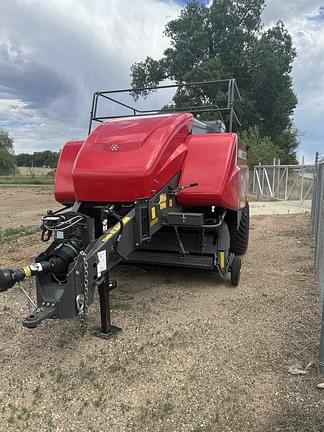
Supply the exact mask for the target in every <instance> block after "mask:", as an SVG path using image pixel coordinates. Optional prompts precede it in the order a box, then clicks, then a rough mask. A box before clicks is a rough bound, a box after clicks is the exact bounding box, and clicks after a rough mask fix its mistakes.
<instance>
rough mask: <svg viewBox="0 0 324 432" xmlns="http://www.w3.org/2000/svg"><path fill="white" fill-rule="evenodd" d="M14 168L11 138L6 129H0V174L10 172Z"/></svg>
mask: <svg viewBox="0 0 324 432" xmlns="http://www.w3.org/2000/svg"><path fill="white" fill-rule="evenodd" d="M14 170H15V157H14V149H13V139H11V138H10V137H9V134H8V132H7V131H6V130H4V129H0V175H8V174H12V173H13V172H14Z"/></svg>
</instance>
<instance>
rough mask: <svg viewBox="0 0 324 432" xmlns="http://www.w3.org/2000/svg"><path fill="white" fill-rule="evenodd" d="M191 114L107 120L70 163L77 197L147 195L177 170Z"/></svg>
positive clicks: (127, 199)
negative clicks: (71, 163)
mask: <svg viewBox="0 0 324 432" xmlns="http://www.w3.org/2000/svg"><path fill="white" fill-rule="evenodd" d="M192 120H193V116H192V114H188V113H181V114H165V115H153V116H145V117H132V118H120V119H116V120H109V121H107V122H105V123H103V124H102V125H100V126H99V127H97V128H96V129H95V130H94V132H92V134H91V135H89V137H88V138H87V140H86V141H85V142H84V144H83V146H82V148H81V149H80V151H79V153H78V156H77V158H76V161H75V163H74V167H73V172H72V176H73V183H74V190H75V195H76V198H77V200H78V201H96V202H132V201H135V200H136V199H139V198H149V197H152V196H153V195H154V194H155V193H156V192H157V191H159V190H160V189H161V188H162V187H163V186H165V185H166V184H167V183H168V182H169V181H170V179H172V178H173V177H174V176H175V175H176V174H177V172H179V171H180V169H181V166H182V163H183V160H184V157H185V154H186V152H187V148H186V146H185V145H184V141H185V139H186V137H187V135H188V133H189V132H190V130H191V127H192Z"/></svg>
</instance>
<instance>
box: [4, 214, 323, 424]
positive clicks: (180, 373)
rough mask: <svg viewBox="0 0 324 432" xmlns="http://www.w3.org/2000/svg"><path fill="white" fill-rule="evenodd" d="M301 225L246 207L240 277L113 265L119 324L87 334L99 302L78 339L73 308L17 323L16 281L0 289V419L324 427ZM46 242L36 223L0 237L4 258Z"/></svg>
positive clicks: (311, 284) (22, 308) (295, 218)
mask: <svg viewBox="0 0 324 432" xmlns="http://www.w3.org/2000/svg"><path fill="white" fill-rule="evenodd" d="M309 226H310V221H309V217H308V216H305V215H290V216H262V217H254V218H253V219H252V221H251V244H250V249H249V251H248V253H247V255H246V256H245V257H244V259H243V261H244V262H243V272H242V280H241V284H240V287H239V288H237V289H233V288H231V287H230V286H229V284H228V283H224V282H223V281H221V280H219V279H218V278H217V277H216V276H215V275H214V274H211V273H207V272H199V271H196V270H181V269H167V270H166V269H163V268H152V267H145V268H141V267H129V266H121V267H118V268H117V269H115V271H114V272H113V277H114V278H115V279H117V281H118V286H119V288H118V289H117V290H116V291H114V293H113V299H112V309H113V314H112V315H113V321H114V322H115V323H116V324H118V325H120V326H121V327H122V329H123V331H122V333H121V334H120V335H118V336H117V337H116V338H114V339H111V340H109V341H105V340H101V339H97V338H95V337H94V336H93V335H92V332H93V331H94V330H95V328H96V326H97V324H98V321H99V317H98V313H99V310H98V302H97V301H96V303H95V304H94V305H92V307H91V309H90V312H89V329H88V333H87V334H86V336H84V337H81V336H80V334H79V323H78V321H77V320H76V321H70V322H63V321H60V322H56V321H48V322H45V323H43V324H42V325H41V326H39V327H38V328H37V329H35V330H33V331H29V330H26V329H24V328H22V327H21V324H20V320H21V316H22V315H23V314H24V313H25V312H26V302H25V299H24V297H23V295H22V293H20V291H19V289H18V288H13V289H12V290H10V291H8V292H6V293H3V294H2V295H1V306H0V323H1V324H0V329H1V342H0V359H1V367H2V371H1V376H0V402H1V405H0V431H26V430H27V431H39V430H42V431H64V432H66V431H75V430H79V431H93V432H94V431H96V432H97V431H98V432H101V431H106V430H109V431H114V432H121V431H138V432H142V431H168V432H169V431H177V432H178V431H183V432H187V431H194V432H213V431H220V432H223V431H235V432H236V431H237V432H238V431H240V432H241V431H249V432H251V431H252V432H254V431H255V432H260V431H262V432H270V431H271V432H272V431H292V432H296V431H300V432H302V431H303V432H307V431H322V430H323V421H324V414H323V397H322V396H323V394H322V393H321V392H320V391H319V390H317V389H316V384H317V383H318V382H319V376H318V373H317V366H318V365H317V357H318V340H319V305H318V292H317V288H316V284H315V281H314V277H313V272H312V262H313V253H312V251H311V240H310V238H309ZM42 248H43V244H41V243H40V242H38V243H37V237H36V236H35V235H32V236H27V237H24V238H18V239H16V240H14V241H11V242H8V243H5V244H2V245H1V246H0V257H1V258H0V266H3V265H7V264H8V263H11V264H18V263H22V262H24V261H25V260H27V261H29V260H30V259H31V258H32V257H33V256H34V255H35V253H36V252H37V251H40V250H41V249H42ZM26 288H27V289H28V285H27V286H26ZM310 361H315V366H314V367H312V368H311V369H310V370H309V373H308V374H307V375H306V376H303V377H299V376H292V375H289V374H288V372H287V371H288V367H289V366H291V365H293V364H295V363H303V364H306V363H308V362H310Z"/></svg>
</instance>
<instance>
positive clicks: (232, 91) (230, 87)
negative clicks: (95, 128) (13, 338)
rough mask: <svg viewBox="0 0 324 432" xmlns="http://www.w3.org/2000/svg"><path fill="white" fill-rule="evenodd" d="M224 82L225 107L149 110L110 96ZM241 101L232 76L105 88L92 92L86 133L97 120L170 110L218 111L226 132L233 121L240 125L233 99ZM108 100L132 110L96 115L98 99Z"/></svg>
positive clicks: (219, 84)
mask: <svg viewBox="0 0 324 432" xmlns="http://www.w3.org/2000/svg"><path fill="white" fill-rule="evenodd" d="M224 84H227V89H226V91H227V104H226V106H225V107H219V106H218V105H216V104H212V105H200V106H186V107H172V108H170V109H149V110H141V109H138V108H136V107H135V106H131V105H128V104H125V103H124V102H122V101H120V100H118V99H115V98H114V97H111V96H110V95H120V94H124V93H128V94H129V95H131V96H133V97H134V95H140V94H141V93H143V92H150V91H156V90H161V89H169V88H175V89H180V88H189V87H198V86H207V85H214V86H215V87H217V86H218V87H220V86H222V85H224ZM236 97H237V99H238V100H239V102H240V101H241V95H240V92H239V89H238V86H237V83H236V80H235V79H234V78H231V79H224V80H211V81H200V82H190V83H179V84H168V85H162V86H152V87H143V88H136V89H135V88H127V89H119V90H105V91H97V92H95V93H94V94H93V97H92V104H91V111H90V122H89V130H88V134H89V135H90V133H91V130H92V123H93V122H94V121H95V122H99V123H102V122H103V121H105V120H109V119H115V118H125V117H134V116H147V115H157V114H167V113H170V112H173V113H174V112H191V113H192V114H201V113H207V112H215V113H218V114H219V115H220V117H221V119H222V120H223V121H224V119H223V114H224V115H227V116H228V127H227V130H228V132H232V131H233V126H234V122H236V123H237V124H238V126H241V122H240V120H239V118H238V115H237V113H236V111H235V101H236V100H237V99H236ZM101 98H102V99H105V100H108V101H109V102H111V103H113V104H117V105H119V106H122V107H123V108H126V109H128V110H130V111H132V114H124V115H119V114H118V115H109V116H98V114H97V111H98V102H99V100H100V99H101Z"/></svg>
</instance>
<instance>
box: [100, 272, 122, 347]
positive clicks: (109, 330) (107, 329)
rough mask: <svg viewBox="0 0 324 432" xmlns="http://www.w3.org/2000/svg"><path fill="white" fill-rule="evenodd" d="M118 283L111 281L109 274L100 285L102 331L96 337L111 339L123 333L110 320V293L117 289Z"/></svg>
mask: <svg viewBox="0 0 324 432" xmlns="http://www.w3.org/2000/svg"><path fill="white" fill-rule="evenodd" d="M116 286H117V283H116V281H109V273H108V272H107V273H106V275H105V280H104V281H103V283H102V284H101V285H99V288H98V290H99V300H100V317H101V329H100V330H98V331H97V332H96V336H97V337H100V338H103V339H109V338H111V337H112V336H115V334H116V333H118V332H120V331H121V328H120V327H117V326H114V325H112V324H111V319H110V291H111V290H113V289H114V288H116Z"/></svg>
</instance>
